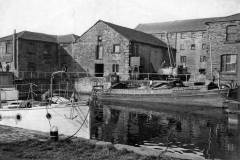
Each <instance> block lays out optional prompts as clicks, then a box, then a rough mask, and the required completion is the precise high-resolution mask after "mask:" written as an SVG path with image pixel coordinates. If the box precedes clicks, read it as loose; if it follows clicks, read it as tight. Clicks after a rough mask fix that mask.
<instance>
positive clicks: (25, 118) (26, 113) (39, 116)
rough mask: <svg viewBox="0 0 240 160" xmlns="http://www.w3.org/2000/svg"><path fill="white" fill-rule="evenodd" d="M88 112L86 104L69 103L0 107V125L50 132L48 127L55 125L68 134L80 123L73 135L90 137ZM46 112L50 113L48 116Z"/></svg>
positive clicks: (61, 131) (60, 132) (62, 132)
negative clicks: (10, 107)
mask: <svg viewBox="0 0 240 160" xmlns="http://www.w3.org/2000/svg"><path fill="white" fill-rule="evenodd" d="M88 112H89V108H88V106H87V105H81V106H76V107H72V106H71V105H69V104H56V105H52V106H35V107H32V108H15V109H0V125H6V126H12V127H19V128H24V129H30V130H36V131H42V132H50V128H51V127H52V126H56V127H57V128H58V132H59V134H64V135H69V136H70V135H73V134H74V133H75V132H76V131H77V130H78V129H79V127H80V126H81V125H82V128H81V130H80V131H79V132H77V133H76V135H75V136H78V137H83V138H90V133H89V123H88V122H89V113H88ZM47 114H48V115H50V116H48V118H47ZM85 119H86V120H85ZM83 123H84V124H83Z"/></svg>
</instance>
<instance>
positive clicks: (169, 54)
mask: <svg viewBox="0 0 240 160" xmlns="http://www.w3.org/2000/svg"><path fill="white" fill-rule="evenodd" d="M166 39H167V48H168V57H169V60H170V66H171V67H173V64H172V58H171V53H170V46H169V39H168V32H166Z"/></svg>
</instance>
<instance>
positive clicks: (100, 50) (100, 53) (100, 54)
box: [98, 46, 103, 59]
mask: <svg viewBox="0 0 240 160" xmlns="http://www.w3.org/2000/svg"><path fill="white" fill-rule="evenodd" d="M98 51H99V53H98V56H99V57H98V58H99V59H102V57H103V46H99V50H98Z"/></svg>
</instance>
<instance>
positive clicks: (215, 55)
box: [207, 21, 240, 83]
mask: <svg viewBox="0 0 240 160" xmlns="http://www.w3.org/2000/svg"><path fill="white" fill-rule="evenodd" d="M239 22H240V21H232V22H216V23H209V28H208V32H209V36H210V43H211V54H212V69H213V74H214V71H221V55H224V54H237V72H236V73H223V72H220V77H221V80H222V81H230V80H234V81H236V82H238V83H240V65H239V62H240V56H239V51H240V43H239V42H228V41H226V30H227V26H229V25H236V26H237V28H238V30H240V24H239ZM208 57H210V54H208ZM207 68H208V72H207V73H208V76H209V77H211V63H208V67H207Z"/></svg>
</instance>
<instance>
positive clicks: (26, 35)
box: [0, 31, 78, 43]
mask: <svg viewBox="0 0 240 160" xmlns="http://www.w3.org/2000/svg"><path fill="white" fill-rule="evenodd" d="M12 37H13V35H9V36H6V37H2V38H0V41H6V40H12ZM16 37H17V38H22V39H26V40H34V41H43V42H51V43H71V42H75V41H76V39H77V38H78V36H77V35H74V34H68V35H61V36H56V35H49V34H44V33H37V32H30V31H22V32H18V33H16Z"/></svg>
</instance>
